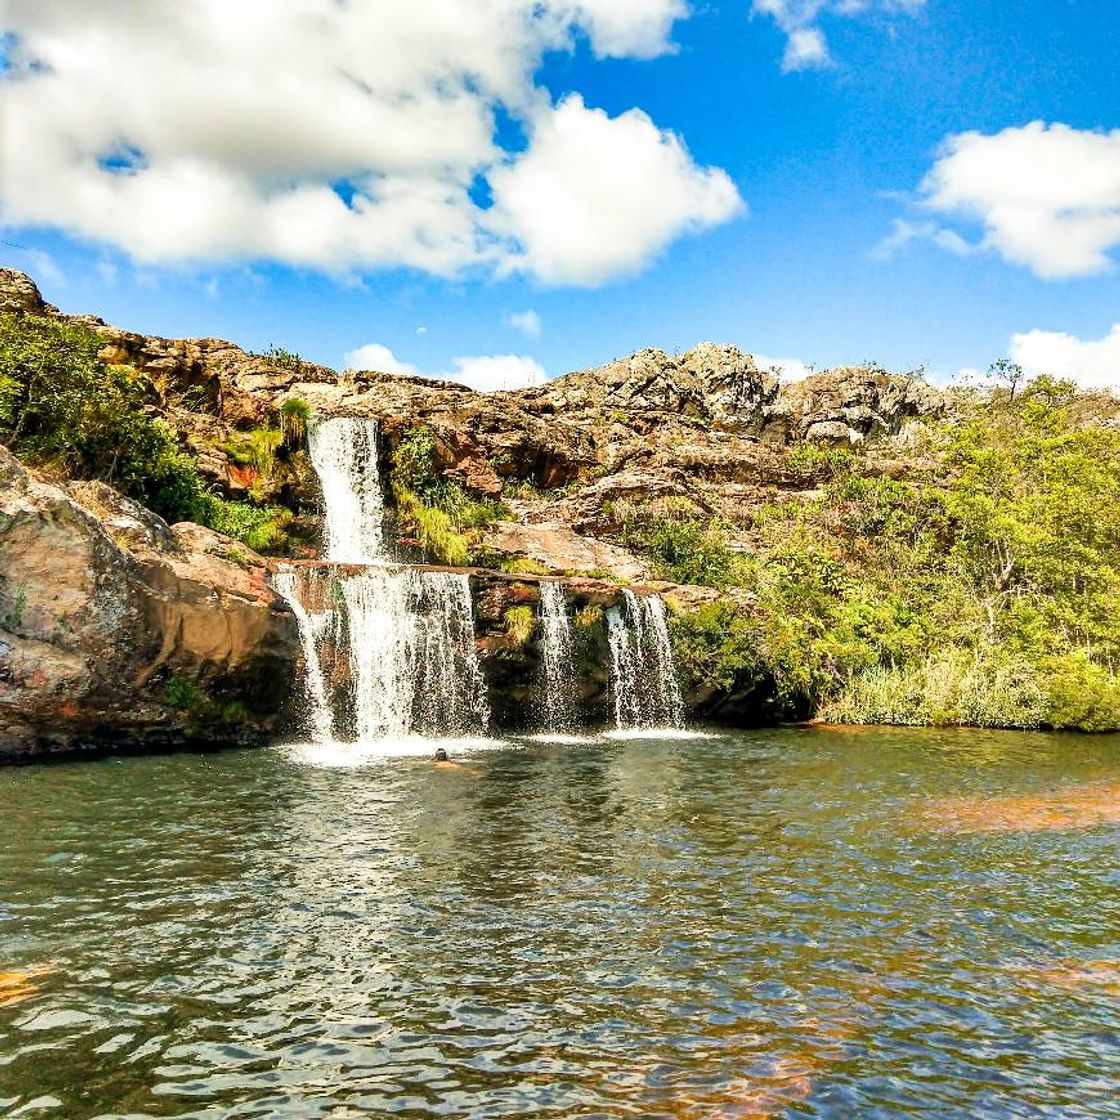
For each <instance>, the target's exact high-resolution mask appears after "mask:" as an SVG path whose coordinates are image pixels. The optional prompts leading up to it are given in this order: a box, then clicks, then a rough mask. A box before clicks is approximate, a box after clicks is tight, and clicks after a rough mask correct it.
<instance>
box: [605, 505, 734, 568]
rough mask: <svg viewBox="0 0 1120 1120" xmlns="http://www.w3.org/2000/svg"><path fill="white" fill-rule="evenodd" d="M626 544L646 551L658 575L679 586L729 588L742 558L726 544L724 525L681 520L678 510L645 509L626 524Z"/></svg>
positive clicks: (712, 521) (624, 538)
mask: <svg viewBox="0 0 1120 1120" xmlns="http://www.w3.org/2000/svg"><path fill="white" fill-rule="evenodd" d="M622 539H623V541H624V542H625V543H626V544H627V545H629V546H631V547H636V548H640V549H642V550H643V551H645V552H647V553H648V554H649V555H650V556H651V557H652V558H653V560H654V561H655V563H656V565H657V568H658V571H659V574H660V575H662V576H664V578H666V579H670V580H673V581H674V582H676V583H695V584H701V585H703V586H705V587H720V588H723V587H729V586H731V585H732V584H733V583H735V582H736V580H737V575H738V568H739V563H740V562H739V558H738V557H737V556H736V554H735V552H734V551H733V550H732V549H731V548H730V546H729V545H728V543H727V536H726V530H725V527H724V525H723V523H721V522H719V521H717V520H711V521H701V520H698V519H695V518H691V517H680V516H678V515H677V513H676V511H674V510H672V509H669V510H659V509H657V508H651V507H643V508H641V509H638V510H636V511H635V512H633V513H631V514H630V515H629V516H628V517H627V519H626V522H625V525H624V527H623V533H622Z"/></svg>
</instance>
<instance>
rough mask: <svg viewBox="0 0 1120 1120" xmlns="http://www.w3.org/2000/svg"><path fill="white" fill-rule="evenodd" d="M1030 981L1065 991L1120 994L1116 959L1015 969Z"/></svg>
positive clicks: (1119, 965) (1064, 962)
mask: <svg viewBox="0 0 1120 1120" xmlns="http://www.w3.org/2000/svg"><path fill="white" fill-rule="evenodd" d="M1016 971H1017V972H1019V973H1020V975H1022V976H1023V977H1024V978H1025V979H1026V980H1028V981H1029V982H1031V983H1032V984H1033V985H1038V984H1041V985H1048V986H1049V987H1053V988H1062V989H1064V990H1065V991H1067V992H1082V991H1083V992H1086V993H1089V994H1098V995H1099V994H1104V995H1111V996H1120V961H1111V960H1101V961H1063V962H1062V963H1060V964H1057V965H1054V966H1052V967H1051V968H1030V969H1027V968H1024V969H1016Z"/></svg>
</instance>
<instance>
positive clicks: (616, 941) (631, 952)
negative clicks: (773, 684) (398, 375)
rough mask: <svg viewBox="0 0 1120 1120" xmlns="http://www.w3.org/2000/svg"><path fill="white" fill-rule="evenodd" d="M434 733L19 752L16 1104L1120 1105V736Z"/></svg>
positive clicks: (11, 916) (332, 1110)
mask: <svg viewBox="0 0 1120 1120" xmlns="http://www.w3.org/2000/svg"><path fill="white" fill-rule="evenodd" d="M422 748H423V745H422V744H421V745H420V746H417V745H416V744H412V743H410V744H405V745H399V746H398V748H396V749H393V750H390V751H383V752H381V753H378V752H377V751H376V750H374V749H372V748H370V749H369V750H367V751H365V754H364V757H362V758H353V757H347V753H346V752H347V748H345V747H340V748H337V749H332V750H330V751H327V752H325V753H321V754H318V755H317V754H316V752H315V751H314V750H309V749H306V748H298V747H278V748H274V749H270V750H265V751H257V752H253V751H229V752H224V753H218V754H208V755H177V756H163V757H151V758H144V757H130V758H119V759H104V760H100V761H91V762H75V763H65V764H59V765H51V766H43V767H21V768H12V769H8V770H0V1115H3V1116H15V1115H20V1116H35V1117H52V1118H54V1117H59V1118H66V1120H90V1118H93V1117H98V1118H108V1117H128V1118H140V1117H199V1118H207V1120H210V1118H218V1117H301V1118H302V1117H332V1118H333V1117H343V1116H346V1117H355V1116H386V1115H393V1116H400V1117H426V1116H452V1117H543V1116H556V1117H567V1116H574V1115H579V1116H585V1117H587V1116H601V1117H616V1116H619V1117H622V1116H633V1117H755V1116H781V1115H789V1116H836V1117H842V1116H860V1117H879V1116H922V1117H926V1116H928V1117H935V1116H936V1117H946V1116H966V1115H968V1116H1024V1117H1041V1116H1047V1117H1053V1116H1059V1117H1063V1116H1064V1117H1084V1116H1093V1117H1110V1116H1116V1117H1120V824H1117V823H1116V822H1115V820H1112V819H1109V817H1108V814H1107V813H1105V814H1103V815H1102V812H1101V805H1102V803H1104V802H1107V800H1108V796H1109V794H1108V791H1110V790H1116V791H1117V793H1118V796H1120V737H1115V736H1109V737H1078V736H1057V735H1041V734H1015V733H1002V732H981V731H919V730H892V729H874V730H866V729H850V730H849V729H843V728H823V729H822V728H796V729H781V730H767V731H752V732H741V733H740V732H733V733H724V732H715V733H712V734H711V735H709V736H707V737H703V738H664V737H660V738H659V737H652V738H650V737H645V738H635V739H618V738H613V739H608V738H596V739H593V740H592V741H590V742H588V741H586V739H585V740H584V741H581V742H578V743H566V742H548V741H542V740H540V739H529V738H517V737H509V738H506V739H502V740H494V741H481V742H464V743H459V744H456V745H454V746H453V747H452V748H451V750H450V753H451V757H452V759H453V761H455V762H458V763H460V764H461V766H460V767H458V768H452V767H436V766H434V765H432V763H431V762H430V760H429V758H428V757H425V755H426V754H427V751H426V749H424V750H422ZM414 751H422V753H420V754H415V753H413V752H414ZM1085 790H1088V791H1090V792H1089V793H1085V792H1083V791H1085ZM1037 804H1043V806H1044V810H1043V811H1040V812H1038V811H1033V810H1032V812H1026V811H1025V810H1024V808H1023V807H1024V806H1025V805H1026V806H1036V805H1037ZM1008 805H1010V806H1013V807H1014V811H1009V810H1008V809H1007V808H1006V807H1007V806H1008ZM1055 806H1057V807H1055ZM1079 807H1082V808H1084V809H1085V810H1086V811H1085V814H1084V817H1083V819H1082V818H1079V817H1078V813H1079V811H1080V809H1079ZM1089 809H1092V810H1093V811H1092V812H1089V811H1088V810H1089ZM989 810H990V812H989ZM978 820H979V821H981V822H988V823H989V824H990V822H992V821H995V822H997V823H996V824H994V825H991V827H985V826H977V825H976V822H977V821H978ZM1033 822H1042V823H1040V824H1038V826H1037V827H1036V826H1035V823H1033Z"/></svg>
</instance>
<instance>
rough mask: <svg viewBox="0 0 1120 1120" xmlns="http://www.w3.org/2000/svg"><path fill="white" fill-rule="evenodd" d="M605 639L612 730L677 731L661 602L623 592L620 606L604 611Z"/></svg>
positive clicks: (678, 706) (675, 690) (678, 708)
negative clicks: (607, 653)
mask: <svg viewBox="0 0 1120 1120" xmlns="http://www.w3.org/2000/svg"><path fill="white" fill-rule="evenodd" d="M607 636H608V639H609V641H610V650H611V691H612V694H613V698H614V714H615V724H616V726H617V727H618V728H619V729H620V730H622V729H629V728H654V727H679V726H680V725H681V723H682V721H683V718H684V702H683V700H682V698H681V690H680V685H679V684H678V683H677V676H676V672H675V670H674V668H673V647H672V644H671V642H670V640H669V620H668V615H667V613H666V610H665V604H664V602H663V601H662V599H661V597H660V596H659V595H642V596H638V595H635V594H634V592H632V591H629V590H624V591H623V592H622V605H621V606H619V607H611V608H609V609H608V611H607Z"/></svg>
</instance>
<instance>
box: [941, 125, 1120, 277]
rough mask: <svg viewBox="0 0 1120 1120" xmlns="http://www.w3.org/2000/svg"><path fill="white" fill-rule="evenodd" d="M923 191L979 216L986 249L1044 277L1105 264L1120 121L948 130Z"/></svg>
mask: <svg viewBox="0 0 1120 1120" xmlns="http://www.w3.org/2000/svg"><path fill="white" fill-rule="evenodd" d="M921 195H922V199H923V202H924V204H925V205H926V206H927V207H929V208H930V209H932V210H934V211H937V212H939V213H941V214H943V215H945V216H947V217H949V216H956V217H960V218H965V219H972V220H975V221H977V222H979V223H980V224H981V226H982V227H983V241H982V246H983V247H984V248H988V249H993V250H995V251H996V252H998V253H999V254H1000V255H1001V256H1002V257H1003V258H1004V259H1005V260H1007V261H1009V262H1011V263H1013V264H1019V265H1025V266H1026V267H1028V268H1030V269H1031V270H1032V271H1034V272H1035V274H1036V275H1038V276H1040V277H1042V278H1043V279H1047V280H1054V279H1062V278H1066V277H1073V276H1088V275H1091V274H1093V273H1098V272H1102V271H1104V270H1106V269H1108V268H1109V267H1110V266H1111V263H1112V262H1111V260H1110V257H1109V253H1110V251H1111V250H1113V249H1115V248H1116V246H1117V245H1120V129H1116V130H1114V131H1112V132H1095V131H1092V130H1089V129H1084V130H1082V129H1076V128H1070V127H1069V126H1068V125H1065V124H1050V125H1047V124H1044V123H1043V122H1042V121H1033V122H1031V123H1030V124H1027V125H1024V126H1023V127H1021V128H1006V129H1004V130H1003V131H1002V132H997V133H995V134H994V135H986V134H984V133H980V132H964V133H960V134H958V135H955V136H950V137H948V139H946V140H945V142H944V144H943V145H942V149H941V154H940V156H939V158H938V159H937V162H936V163H934V165H933V167H932V168H931V169H930V172H929V174H928V175H927V176H926V177H925V180H924V181H923V183H922V185H921ZM950 247H952V246H950Z"/></svg>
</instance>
